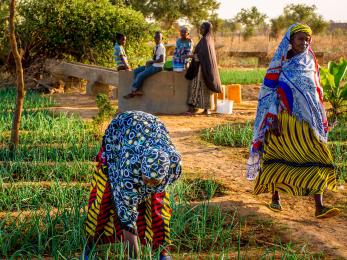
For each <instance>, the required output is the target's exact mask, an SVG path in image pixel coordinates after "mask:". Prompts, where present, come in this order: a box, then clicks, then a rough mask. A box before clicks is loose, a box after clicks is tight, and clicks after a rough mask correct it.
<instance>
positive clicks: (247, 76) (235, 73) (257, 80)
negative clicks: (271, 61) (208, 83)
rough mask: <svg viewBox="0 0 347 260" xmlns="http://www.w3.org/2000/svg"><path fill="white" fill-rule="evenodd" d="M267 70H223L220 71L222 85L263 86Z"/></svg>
mask: <svg viewBox="0 0 347 260" xmlns="http://www.w3.org/2000/svg"><path fill="white" fill-rule="evenodd" d="M265 73H266V69H251V70H241V69H223V70H221V71H220V78H221V81H222V84H224V85H228V84H243V85H250V84H261V83H262V82H263V79H264V76H265Z"/></svg>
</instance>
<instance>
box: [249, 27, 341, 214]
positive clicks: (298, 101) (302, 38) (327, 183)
mask: <svg viewBox="0 0 347 260" xmlns="http://www.w3.org/2000/svg"><path fill="white" fill-rule="evenodd" d="M311 35H312V31H311V28H310V27H308V26H307V25H304V24H294V25H292V26H291V27H290V28H289V30H288V31H287V33H286V34H285V36H284V38H283V40H282V42H281V43H280V45H279V47H278V49H277V50H276V52H275V54H274V57H273V59H272V61H271V63H270V68H269V69H268V70H267V74H266V76H265V79H264V82H263V85H262V87H261V89H260V93H259V100H258V109H257V115H256V119H255V123H254V137H253V138H254V139H253V143H252V148H251V155H250V159H249V161H248V165H247V178H248V179H250V180H253V179H255V182H256V183H255V187H254V193H255V194H261V193H267V192H271V193H272V201H271V202H270V204H269V207H270V209H272V210H273V211H281V210H282V205H281V202H280V195H279V193H280V192H286V193H289V194H291V195H295V196H308V195H313V196H314V198H315V204H316V213H315V216H316V217H317V218H326V217H332V216H335V215H337V214H338V213H339V210H338V209H336V208H333V207H326V206H324V205H323V192H324V191H325V190H326V189H329V190H332V191H335V190H336V174H335V169H334V165H333V158H332V155H331V153H330V151H329V149H328V145H327V132H328V121H327V118H326V113H325V109H324V104H323V90H322V88H321V86H320V84H319V67H318V63H317V60H316V58H315V55H314V53H313V51H312V49H311V47H310V43H311Z"/></svg>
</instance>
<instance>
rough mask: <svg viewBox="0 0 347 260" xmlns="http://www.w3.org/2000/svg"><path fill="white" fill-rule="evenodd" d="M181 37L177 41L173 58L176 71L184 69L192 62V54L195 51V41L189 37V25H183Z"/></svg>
mask: <svg viewBox="0 0 347 260" xmlns="http://www.w3.org/2000/svg"><path fill="white" fill-rule="evenodd" d="M180 35H181V38H180V39H177V41H176V48H175V51H174V55H173V58H172V65H173V70H174V71H184V70H185V69H186V68H187V67H188V63H189V62H190V58H189V57H190V56H191V55H192V53H193V41H192V39H191V38H190V37H189V33H188V29H187V27H181V30H180Z"/></svg>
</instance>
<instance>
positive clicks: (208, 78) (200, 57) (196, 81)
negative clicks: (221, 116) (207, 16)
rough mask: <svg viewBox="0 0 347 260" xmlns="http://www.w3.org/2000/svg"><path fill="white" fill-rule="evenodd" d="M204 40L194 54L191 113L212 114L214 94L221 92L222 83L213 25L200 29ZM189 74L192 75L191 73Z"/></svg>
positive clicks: (190, 97)
mask: <svg viewBox="0 0 347 260" xmlns="http://www.w3.org/2000/svg"><path fill="white" fill-rule="evenodd" d="M200 34H201V35H202V38H201V39H200V41H199V43H198V44H197V46H196V47H195V50H194V54H193V59H194V61H193V65H191V66H193V67H194V72H193V74H194V75H193V76H192V77H191V78H192V82H191V86H190V91H189V98H188V105H189V107H190V109H189V112H195V111H196V109H197V108H203V109H204V112H205V114H207V115H208V114H210V113H211V111H210V109H211V108H212V107H213V93H220V92H221V82H220V77H219V71H218V66H217V57H216V52H215V48H214V42H213V38H212V24H211V23H209V22H204V23H203V24H202V25H201V27H200ZM187 73H191V71H189V69H188V72H187Z"/></svg>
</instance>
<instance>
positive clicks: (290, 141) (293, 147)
mask: <svg viewBox="0 0 347 260" xmlns="http://www.w3.org/2000/svg"><path fill="white" fill-rule="evenodd" d="M278 120H279V126H280V129H281V131H280V134H279V135H275V134H273V133H272V132H268V133H267V134H266V138H265V143H264V153H263V156H262V160H261V166H260V172H259V175H258V176H257V179H256V184H255V187H254V194H260V193H267V192H274V191H279V192H286V193H289V194H291V195H296V196H308V195H313V194H321V193H323V192H324V190H325V189H329V190H332V191H335V190H336V174H335V167H334V165H333V157H332V155H331V153H330V151H329V149H328V146H327V144H326V143H324V142H322V141H320V140H319V139H318V138H317V137H316V135H315V133H314V132H313V130H312V129H311V128H310V127H309V125H308V123H306V122H302V121H299V120H298V119H296V118H295V117H294V116H291V115H289V114H288V113H281V114H279V118H278Z"/></svg>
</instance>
